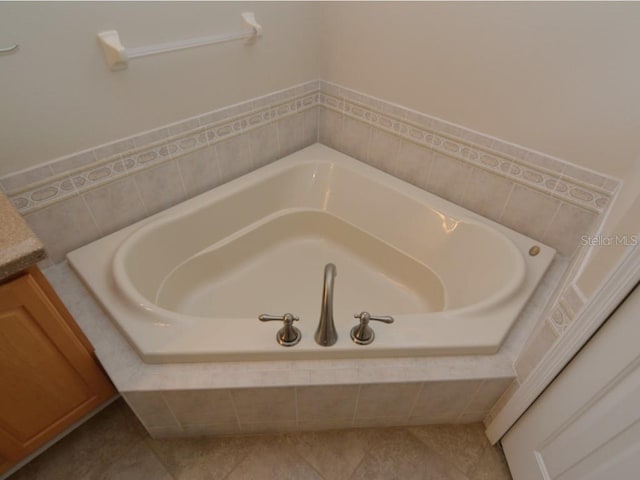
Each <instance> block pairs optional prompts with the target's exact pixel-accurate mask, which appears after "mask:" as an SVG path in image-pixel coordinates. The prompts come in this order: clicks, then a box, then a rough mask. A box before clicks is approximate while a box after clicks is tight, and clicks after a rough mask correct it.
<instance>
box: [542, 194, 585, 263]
mask: <svg viewBox="0 0 640 480" xmlns="http://www.w3.org/2000/svg"><path fill="white" fill-rule="evenodd" d="M597 218H598V215H596V214H595V213H593V212H589V211H587V210H584V209H582V208H580V207H576V206H575V205H570V204H568V203H562V204H561V205H560V208H559V210H558V213H557V214H556V215H555V217H554V219H553V221H552V222H551V225H550V226H549V228H548V229H547V231H546V233H545V235H544V238H543V239H542V241H543V242H544V243H546V244H547V245H551V246H552V247H554V248H555V249H556V250H558V251H559V252H560V253H562V254H563V255H567V256H570V255H571V254H573V252H574V251H575V250H576V248H578V247H579V246H580V238H581V237H582V235H588V234H590V233H591V232H592V231H593V230H594V227H595V225H596V221H597Z"/></svg>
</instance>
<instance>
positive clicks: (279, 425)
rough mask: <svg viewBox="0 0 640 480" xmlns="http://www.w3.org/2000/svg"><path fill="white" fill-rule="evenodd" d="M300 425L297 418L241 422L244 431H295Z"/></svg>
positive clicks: (241, 428) (241, 429)
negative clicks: (279, 420)
mask: <svg viewBox="0 0 640 480" xmlns="http://www.w3.org/2000/svg"><path fill="white" fill-rule="evenodd" d="M297 430H298V425H297V423H296V421H295V420H283V421H281V422H259V423H241V424H240V431H241V432H242V433H256V434H258V433H286V432H295V431H297Z"/></svg>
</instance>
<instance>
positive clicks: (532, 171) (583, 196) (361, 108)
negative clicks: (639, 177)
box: [320, 85, 619, 213]
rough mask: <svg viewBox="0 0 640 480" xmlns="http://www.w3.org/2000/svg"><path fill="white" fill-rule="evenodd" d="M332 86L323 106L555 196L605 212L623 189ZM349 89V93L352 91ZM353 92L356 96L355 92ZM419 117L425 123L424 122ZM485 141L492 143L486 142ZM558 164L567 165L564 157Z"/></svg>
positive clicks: (586, 207)
mask: <svg viewBox="0 0 640 480" xmlns="http://www.w3.org/2000/svg"><path fill="white" fill-rule="evenodd" d="M323 86H324V85H323ZM331 86H332V87H333V88H330V89H329V91H331V93H332V94H329V93H326V92H322V93H321V94H320V106H321V107H324V108H327V109H330V110H333V111H335V112H337V113H340V114H343V115H346V116H348V117H351V118H354V119H356V120H360V121H362V122H365V123H367V124H369V125H371V126H373V127H375V128H379V129H381V130H384V131H386V132H388V133H391V134H394V135H396V136H398V137H401V138H403V139H405V140H409V141H411V142H414V143H417V144H419V145H422V146H426V147H429V148H432V149H433V150H435V151H438V152H441V153H443V154H445V155H448V156H451V157H454V158H457V159H459V160H462V161H464V162H467V163H469V164H471V165H473V166H475V167H479V168H482V169H484V170H487V171H490V172H492V173H495V174H498V175H500V176H504V177H507V178H508V179H510V180H512V181H514V182H517V183H520V184H522V185H525V186H527V187H530V188H533V189H536V190H538V191H541V192H543V193H546V194H549V195H553V196H554V197H557V198H559V199H561V200H564V201H566V202H568V203H571V204H574V205H576V206H579V207H581V208H585V209H587V210H589V211H592V212H595V213H602V212H603V211H604V210H605V209H606V208H607V206H608V205H609V203H610V201H611V197H612V193H613V192H615V191H616V190H617V188H618V184H619V182H618V181H617V180H614V179H609V178H606V177H600V178H603V179H606V180H609V184H611V182H615V183H614V185H613V187H611V185H610V186H609V190H607V189H605V188H603V187H600V186H596V185H589V184H586V183H584V182H582V181H580V180H578V179H575V178H569V177H568V176H567V175H566V174H563V171H564V168H560V169H558V171H554V170H551V169H547V168H544V167H541V166H536V165H534V164H532V163H531V162H530V161H526V160H524V159H523V158H516V157H514V156H510V155H507V154H505V153H500V152H497V151H495V150H492V149H490V148H488V147H486V146H484V145H480V141H479V139H478V136H479V135H478V134H477V133H475V132H468V133H469V135H468V137H469V138H470V139H471V138H473V140H467V139H466V138H464V137H465V136H466V135H465V133H467V132H466V131H464V130H463V129H462V128H459V127H455V126H453V127H452V126H449V125H447V127H449V128H447V130H450V131H451V132H455V133H457V134H458V135H460V136H456V135H454V134H450V133H448V132H443V131H438V130H436V129H435V128H433V127H431V128H429V127H426V126H424V125H425V124H426V125H429V124H430V125H435V124H438V123H442V122H440V121H438V120H437V119H435V118H430V117H427V116H423V115H421V114H420V115H416V112H412V111H410V110H406V112H405V113H404V114H403V113H402V111H401V110H400V107H398V106H396V105H392V104H389V105H388V106H385V104H384V103H382V102H381V101H380V100H377V99H371V98H369V99H367V98H366V97H365V96H363V95H362V94H357V98H358V101H356V100H351V99H350V98H348V97H347V96H340V95H339V89H340V87H337V86H335V85H331ZM336 94H338V96H336ZM346 94H348V92H347V93H346ZM346 94H345V95H346ZM352 96H355V94H353V95H352ZM364 102H367V103H370V104H372V105H375V108H374V107H371V106H369V105H366V104H365V103H364ZM388 112H392V113H388ZM403 117H405V118H403ZM406 117H412V118H414V119H416V121H415V122H414V121H411V120H408V119H407V118H406ZM420 117H423V118H420ZM418 121H419V122H420V123H421V124H422V125H420V124H419V123H418ZM443 125H444V124H443ZM487 140H488V137H487ZM483 143H490V142H488V141H486V142H483ZM518 150H519V151H521V152H523V153H530V154H531V155H528V156H529V157H530V158H534V157H535V155H534V154H535V152H526V151H525V150H523V149H515V148H514V149H513V151H514V153H515V152H516V151H518ZM556 163H558V164H560V165H562V162H560V161H557V162H556ZM566 165H569V164H566ZM572 167H573V169H574V170H576V171H580V170H579V169H576V168H575V166H573V165H572ZM589 173H590V172H589Z"/></svg>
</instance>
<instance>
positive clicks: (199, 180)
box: [177, 145, 220, 197]
mask: <svg viewBox="0 0 640 480" xmlns="http://www.w3.org/2000/svg"><path fill="white" fill-rule="evenodd" d="M177 163H178V168H179V169H180V174H181V175H182V179H183V181H184V187H185V190H186V195H187V197H193V196H195V195H198V194H200V193H203V192H206V191H208V190H211V189H212V188H214V187H216V186H217V185H219V184H220V170H219V168H218V160H217V158H216V149H215V146H213V145H212V146H209V147H205V148H201V149H199V150H195V151H193V152H190V153H187V154H186V155H183V156H182V157H180V158H178V159H177Z"/></svg>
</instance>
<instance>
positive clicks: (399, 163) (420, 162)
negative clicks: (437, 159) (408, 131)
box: [392, 141, 434, 188]
mask: <svg viewBox="0 0 640 480" xmlns="http://www.w3.org/2000/svg"><path fill="white" fill-rule="evenodd" d="M433 155H434V153H433V151H432V150H431V149H429V148H426V147H421V146H419V145H416V144H415V143H413V142H407V141H403V142H402V143H401V145H400V147H399V150H398V155H397V157H396V159H395V165H394V167H393V170H392V173H393V175H395V176H396V177H398V178H401V179H402V180H404V181H405V182H409V183H411V184H413V185H417V186H419V187H421V188H424V187H425V185H427V179H428V178H429V173H430V171H431V163H432V160H433Z"/></svg>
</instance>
